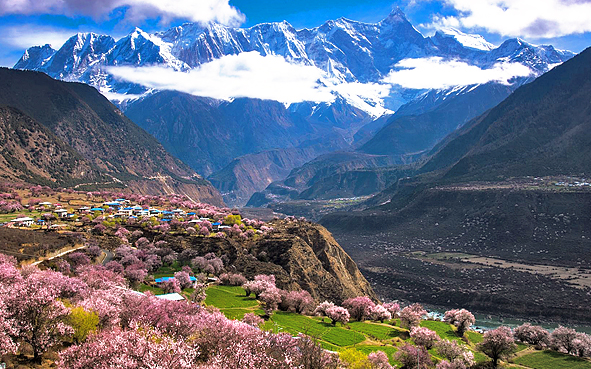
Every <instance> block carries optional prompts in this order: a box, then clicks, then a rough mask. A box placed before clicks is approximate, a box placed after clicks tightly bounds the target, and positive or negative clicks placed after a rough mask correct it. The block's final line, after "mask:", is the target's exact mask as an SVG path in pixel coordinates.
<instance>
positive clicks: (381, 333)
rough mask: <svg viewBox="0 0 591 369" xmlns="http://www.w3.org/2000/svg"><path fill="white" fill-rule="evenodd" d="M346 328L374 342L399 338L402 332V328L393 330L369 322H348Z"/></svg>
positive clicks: (389, 327) (385, 325)
mask: <svg viewBox="0 0 591 369" xmlns="http://www.w3.org/2000/svg"><path fill="white" fill-rule="evenodd" d="M347 326H348V327H349V328H350V329H352V330H354V331H356V332H360V333H363V334H364V335H366V336H368V337H369V338H371V339H374V340H388V339H391V338H394V337H398V336H400V333H401V332H403V331H404V329H402V328H395V327H392V326H391V325H387V324H378V323H369V322H350V323H349V324H347Z"/></svg>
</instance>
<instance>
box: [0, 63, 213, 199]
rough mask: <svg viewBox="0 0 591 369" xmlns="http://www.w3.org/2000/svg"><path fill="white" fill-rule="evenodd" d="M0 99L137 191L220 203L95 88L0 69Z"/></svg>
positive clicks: (203, 185)
mask: <svg viewBox="0 0 591 369" xmlns="http://www.w3.org/2000/svg"><path fill="white" fill-rule="evenodd" d="M0 104H1V105H5V106H11V107H15V108H17V109H19V110H21V111H22V112H23V113H25V114H26V115H28V116H29V117H31V118H32V119H34V120H36V121H38V122H39V123H41V124H43V125H44V126H45V127H47V128H48V129H49V130H51V131H52V132H53V133H54V134H55V135H56V136H57V137H59V138H60V139H62V140H63V141H64V142H65V143H66V144H68V145H69V146H71V147H72V148H73V149H74V150H76V151H77V152H78V153H80V155H81V156H82V157H84V158H86V159H87V160H89V161H90V162H91V163H92V164H93V165H94V166H96V167H97V168H98V169H99V170H100V171H101V172H103V173H104V174H106V175H109V176H110V177H112V179H111V182H112V181H113V180H114V181H116V182H119V183H123V182H125V183H124V184H125V185H128V186H129V187H130V188H131V189H133V190H135V191H138V192H139V191H141V192H142V193H169V192H182V191H184V193H185V194H187V195H189V196H191V197H192V198H194V199H195V200H197V199H199V200H202V201H209V202H214V203H217V204H220V203H221V197H220V196H219V194H218V193H217V191H215V189H213V188H212V187H211V185H210V184H209V183H208V182H207V181H205V180H204V179H202V178H201V177H199V176H198V175H197V174H196V173H195V172H193V171H192V170H191V169H190V168H188V167H187V166H186V165H185V164H183V163H181V162H180V161H179V160H178V159H176V158H174V157H172V156H171V155H170V154H168V153H167V152H166V151H165V150H164V148H163V147H162V145H160V144H159V143H158V141H156V140H155V139H154V138H153V137H152V136H150V135H149V134H148V133H147V132H145V131H144V130H142V129H141V128H139V127H138V126H137V125H135V124H134V123H133V122H132V121H130V120H129V119H127V118H126V117H125V116H124V115H123V113H121V111H119V109H117V108H116V107H115V106H114V105H112V104H111V103H110V102H109V101H108V100H107V99H106V98H105V97H103V96H102V95H101V94H99V93H98V91H96V90H95V89H94V88H92V87H90V86H88V85H84V84H80V83H65V82H61V81H56V80H53V79H52V78H50V77H48V76H47V75H45V74H43V73H38V72H26V71H17V70H10V69H6V68H2V69H0Z"/></svg>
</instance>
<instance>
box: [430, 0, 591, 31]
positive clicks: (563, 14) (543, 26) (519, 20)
mask: <svg viewBox="0 0 591 369" xmlns="http://www.w3.org/2000/svg"><path fill="white" fill-rule="evenodd" d="M443 1H444V2H445V3H446V4H448V5H450V6H452V7H453V8H455V9H456V10H458V11H459V15H458V16H449V17H436V18H435V19H434V22H433V24H432V26H434V27H436V28H439V27H456V28H458V27H461V28H468V29H484V30H486V31H488V32H491V33H497V34H500V35H502V36H511V37H528V38H552V37H560V36H566V35H571V34H580V33H584V32H590V31H591V1H589V0H503V1H499V0H443Z"/></svg>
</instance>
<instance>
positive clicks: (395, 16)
mask: <svg viewBox="0 0 591 369" xmlns="http://www.w3.org/2000/svg"><path fill="white" fill-rule="evenodd" d="M382 22H385V23H397V22H408V19H407V18H406V14H404V12H403V11H402V9H400V7H396V9H392V11H391V12H390V14H388V16H387V17H386V18H385V19H384V20H383V21H382Z"/></svg>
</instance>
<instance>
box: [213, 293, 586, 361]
mask: <svg viewBox="0 0 591 369" xmlns="http://www.w3.org/2000/svg"><path fill="white" fill-rule="evenodd" d="M205 304H206V305H208V306H215V307H217V308H218V309H220V311H221V312H222V313H223V314H224V315H226V317H228V318H230V319H242V317H243V316H244V314H246V313H251V312H253V313H256V314H259V315H262V314H263V311H262V310H261V308H260V307H259V304H258V301H257V300H255V299H254V297H253V296H249V297H247V296H246V294H245V292H244V290H243V289H242V287H230V286H216V285H214V286H210V287H209V288H208V289H207V299H206V300H205ZM390 323H393V324H394V325H393V324H390ZM399 325H400V321H399V320H392V322H386V323H376V322H369V321H365V322H357V321H354V322H349V323H348V324H347V325H346V326H341V325H340V324H339V325H337V326H333V325H332V324H331V323H330V321H329V319H328V318H321V317H315V316H305V315H299V314H294V313H288V312H284V311H277V312H275V313H273V315H272V317H271V318H270V319H269V320H267V321H266V322H265V324H264V326H263V329H265V330H269V331H273V332H276V333H277V332H287V333H290V334H292V335H297V334H299V333H303V334H306V335H308V336H311V337H314V338H315V339H316V340H317V341H318V343H319V344H320V345H321V346H322V347H323V348H324V349H326V350H330V351H337V352H338V351H343V350H346V349H350V348H354V349H356V350H358V351H360V352H363V353H364V354H369V353H371V352H373V351H383V352H385V353H386V355H388V358H389V361H390V363H391V364H396V365H398V366H399V367H400V366H401V364H400V363H398V362H396V360H395V354H396V352H397V351H398V346H400V345H402V344H404V343H405V342H407V341H408V342H409V343H412V342H411V341H412V340H410V339H409V332H408V330H407V329H404V328H401V327H400V326H399ZM421 326H423V327H426V328H429V329H431V330H433V331H435V332H437V334H438V335H439V337H441V338H443V339H449V340H456V341H457V342H458V343H460V344H463V345H465V346H467V347H468V348H469V349H470V350H471V351H473V352H474V358H475V359H476V361H477V362H485V361H487V360H488V358H487V357H486V356H485V355H484V354H482V353H481V352H479V351H478V350H477V349H476V345H477V344H478V343H479V342H481V341H482V334H480V333H478V332H475V331H469V332H466V335H465V337H464V338H460V337H458V336H457V335H456V333H455V330H454V327H452V326H451V325H449V324H447V323H444V322H441V321H436V320H425V321H422V322H421ZM429 352H430V353H431V355H432V356H433V358H434V361H439V360H441V358H439V357H437V352H436V351H435V350H434V349H431V350H430V351H429ZM505 366H506V367H507V368H531V369H562V368H565V369H566V368H573V369H591V361H588V360H584V359H579V358H577V357H574V356H570V355H565V354H561V353H557V352H553V351H536V350H535V349H533V348H532V347H528V346H527V345H524V344H518V347H517V351H516V355H515V356H514V357H513V358H511V359H510V360H509V363H506V364H505Z"/></svg>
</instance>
